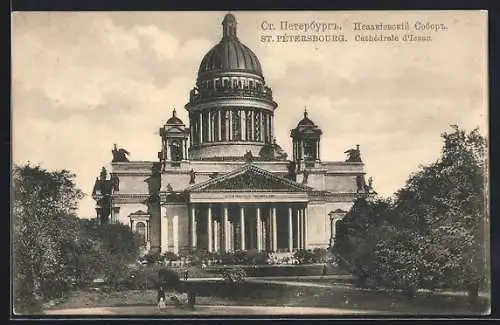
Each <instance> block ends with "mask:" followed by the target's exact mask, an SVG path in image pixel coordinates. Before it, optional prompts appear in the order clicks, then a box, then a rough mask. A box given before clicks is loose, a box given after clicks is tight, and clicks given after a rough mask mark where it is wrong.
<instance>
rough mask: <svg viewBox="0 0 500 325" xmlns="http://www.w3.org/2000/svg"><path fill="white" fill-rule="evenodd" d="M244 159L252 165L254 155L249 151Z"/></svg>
mask: <svg viewBox="0 0 500 325" xmlns="http://www.w3.org/2000/svg"><path fill="white" fill-rule="evenodd" d="M243 158H244V159H245V161H246V162H247V163H250V162H252V161H253V155H252V152H251V151H247V152H246V154H245V155H244V156H243Z"/></svg>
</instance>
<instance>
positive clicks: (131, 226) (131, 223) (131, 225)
mask: <svg viewBox="0 0 500 325" xmlns="http://www.w3.org/2000/svg"><path fill="white" fill-rule="evenodd" d="M130 230H132V231H135V230H134V220H130Z"/></svg>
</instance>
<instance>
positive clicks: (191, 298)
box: [188, 288, 196, 309]
mask: <svg viewBox="0 0 500 325" xmlns="http://www.w3.org/2000/svg"><path fill="white" fill-rule="evenodd" d="M195 305H196V292H195V291H194V289H193V288H189V289H188V307H189V308H190V309H194V306H195Z"/></svg>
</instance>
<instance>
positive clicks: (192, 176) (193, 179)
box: [189, 169, 196, 184]
mask: <svg viewBox="0 0 500 325" xmlns="http://www.w3.org/2000/svg"><path fill="white" fill-rule="evenodd" d="M189 177H190V179H189V184H194V183H195V182H196V173H195V171H194V170H193V169H191V170H190V171H189Z"/></svg>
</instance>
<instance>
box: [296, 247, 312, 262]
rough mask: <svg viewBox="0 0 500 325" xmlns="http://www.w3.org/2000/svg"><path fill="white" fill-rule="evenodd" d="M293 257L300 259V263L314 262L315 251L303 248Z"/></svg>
mask: <svg viewBox="0 0 500 325" xmlns="http://www.w3.org/2000/svg"><path fill="white" fill-rule="evenodd" d="M293 257H294V258H295V259H297V260H298V261H299V263H300V264H308V263H312V262H313V258H314V255H313V252H312V251H311V250H305V249H301V250H298V251H296V252H295V253H294V254H293Z"/></svg>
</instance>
